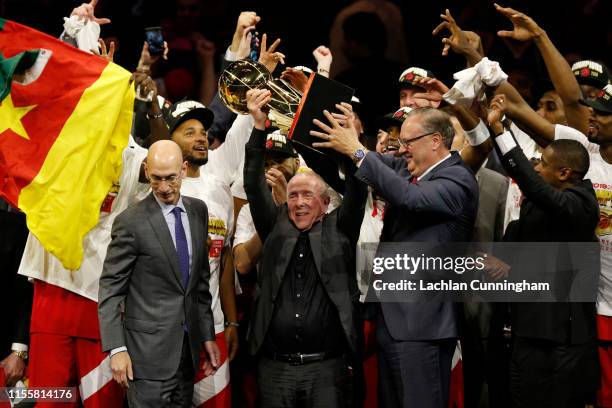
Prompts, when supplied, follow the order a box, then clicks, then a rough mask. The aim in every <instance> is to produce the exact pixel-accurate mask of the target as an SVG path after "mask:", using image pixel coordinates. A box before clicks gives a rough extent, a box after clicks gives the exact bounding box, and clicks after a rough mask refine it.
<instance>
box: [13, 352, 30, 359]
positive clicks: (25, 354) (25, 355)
mask: <svg viewBox="0 0 612 408" xmlns="http://www.w3.org/2000/svg"><path fill="white" fill-rule="evenodd" d="M11 351H12V352H13V353H15V354H17V357H19V358H20V359H22V360H23V361H26V360H27V359H28V352H27V351H17V350H11Z"/></svg>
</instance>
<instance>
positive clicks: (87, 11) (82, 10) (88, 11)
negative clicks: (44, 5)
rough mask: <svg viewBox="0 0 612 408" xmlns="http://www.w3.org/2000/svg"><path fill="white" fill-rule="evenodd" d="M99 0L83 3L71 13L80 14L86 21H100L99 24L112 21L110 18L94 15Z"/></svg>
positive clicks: (72, 14) (73, 14)
mask: <svg viewBox="0 0 612 408" xmlns="http://www.w3.org/2000/svg"><path fill="white" fill-rule="evenodd" d="M97 3H98V0H91V1H90V2H89V3H83V4H81V5H80V6H79V7H77V8H75V9H74V10H72V13H70V15H71V16H79V17H80V18H81V19H82V20H85V21H93V22H94V23H98V24H99V25H104V24H108V23H110V22H111V21H110V19H109V18H98V17H96V16H95V15H94V9H95V8H96V4H97Z"/></svg>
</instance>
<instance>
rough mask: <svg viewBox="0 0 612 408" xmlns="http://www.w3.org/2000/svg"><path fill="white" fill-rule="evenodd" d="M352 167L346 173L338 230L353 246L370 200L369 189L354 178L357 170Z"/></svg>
mask: <svg viewBox="0 0 612 408" xmlns="http://www.w3.org/2000/svg"><path fill="white" fill-rule="evenodd" d="M350 167H351V168H350V169H349V170H347V172H346V180H345V182H344V185H345V188H344V196H343V197H342V205H341V206H340V209H339V210H338V211H339V213H338V228H340V230H341V231H343V232H344V233H345V234H346V235H347V237H349V239H350V240H351V242H352V243H353V244H357V239H359V232H360V230H361V222H362V221H363V214H364V212H365V204H366V199H367V198H368V187H367V185H366V184H365V183H363V182H361V181H360V180H358V179H357V178H356V177H355V176H353V174H354V173H355V170H356V168H355V166H354V165H353V164H351V166H350Z"/></svg>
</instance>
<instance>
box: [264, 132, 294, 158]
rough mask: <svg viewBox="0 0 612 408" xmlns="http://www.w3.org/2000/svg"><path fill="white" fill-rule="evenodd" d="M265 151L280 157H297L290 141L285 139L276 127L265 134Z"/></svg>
mask: <svg viewBox="0 0 612 408" xmlns="http://www.w3.org/2000/svg"><path fill="white" fill-rule="evenodd" d="M266 153H271V154H273V155H275V156H282V157H298V154H297V152H296V151H295V149H294V148H293V146H292V145H291V141H289V140H287V137H286V136H285V135H283V134H282V133H281V132H280V130H278V129H276V130H274V131H273V132H270V133H268V135H267V136H266Z"/></svg>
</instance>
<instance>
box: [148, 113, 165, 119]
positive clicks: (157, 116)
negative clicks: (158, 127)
mask: <svg viewBox="0 0 612 408" xmlns="http://www.w3.org/2000/svg"><path fill="white" fill-rule="evenodd" d="M146 115H147V119H159V118H161V117H162V116H164V114H163V113H162V112H159V113H155V114H153V115H149V113H147V114H146Z"/></svg>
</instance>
